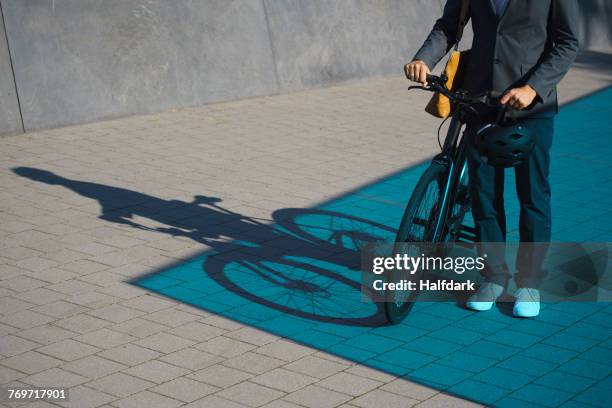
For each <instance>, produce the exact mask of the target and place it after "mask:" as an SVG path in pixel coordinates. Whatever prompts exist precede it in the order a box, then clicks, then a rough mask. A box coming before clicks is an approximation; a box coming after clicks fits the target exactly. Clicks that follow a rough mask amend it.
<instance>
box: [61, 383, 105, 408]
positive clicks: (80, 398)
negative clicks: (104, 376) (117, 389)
mask: <svg viewBox="0 0 612 408" xmlns="http://www.w3.org/2000/svg"><path fill="white" fill-rule="evenodd" d="M114 400H116V397H115V396H113V395H109V394H107V393H104V392H101V391H98V390H95V389H92V388H89V387H87V386H81V385H79V386H76V387H73V388H71V389H70V400H69V401H68V402H61V403H59V405H60V406H63V407H68V408H98V407H100V408H101V407H102V406H103V405H104V404H108V403H110V402H112V401H114Z"/></svg>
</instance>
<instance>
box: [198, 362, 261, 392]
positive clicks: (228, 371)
mask: <svg viewBox="0 0 612 408" xmlns="http://www.w3.org/2000/svg"><path fill="white" fill-rule="evenodd" d="M188 377H189V378H193V379H194V380H197V381H201V382H204V383H207V384H212V385H214V386H217V387H220V388H227V387H231V386H232V385H235V384H238V383H240V382H243V381H246V380H248V379H249V378H252V377H253V374H249V373H246V372H244V371H241V370H237V369H235V368H230V367H225V366H223V365H220V364H216V365H213V366H210V367H206V368H204V369H202V370H198V371H196V372H194V373H192V374H189V376H188Z"/></svg>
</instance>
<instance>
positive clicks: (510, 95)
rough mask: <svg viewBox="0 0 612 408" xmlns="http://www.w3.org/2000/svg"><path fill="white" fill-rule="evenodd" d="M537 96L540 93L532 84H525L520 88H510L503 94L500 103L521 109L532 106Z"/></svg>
mask: <svg viewBox="0 0 612 408" xmlns="http://www.w3.org/2000/svg"><path fill="white" fill-rule="evenodd" d="M537 96H538V93H537V92H536V91H535V90H534V89H533V88H532V87H531V86H529V85H524V86H521V87H520V88H514V89H510V90H509V91H508V92H506V93H505V94H504V96H502V98H501V99H500V100H499V103H501V104H502V105H508V106H511V107H513V108H514V109H516V110H521V109H525V108H527V107H529V106H531V104H532V103H533V101H534V100H535V98H536V97H537Z"/></svg>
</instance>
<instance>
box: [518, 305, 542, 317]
mask: <svg viewBox="0 0 612 408" xmlns="http://www.w3.org/2000/svg"><path fill="white" fill-rule="evenodd" d="M512 314H513V315H514V316H515V317H536V316H537V315H539V314H540V303H539V302H519V303H515V304H514V307H513V308H512Z"/></svg>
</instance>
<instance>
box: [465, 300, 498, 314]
mask: <svg viewBox="0 0 612 408" xmlns="http://www.w3.org/2000/svg"><path fill="white" fill-rule="evenodd" d="M494 303H495V302H466V303H465V307H467V308H468V309H472V310H475V311H477V312H486V311H487V310H491V309H492V308H493V304H494Z"/></svg>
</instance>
